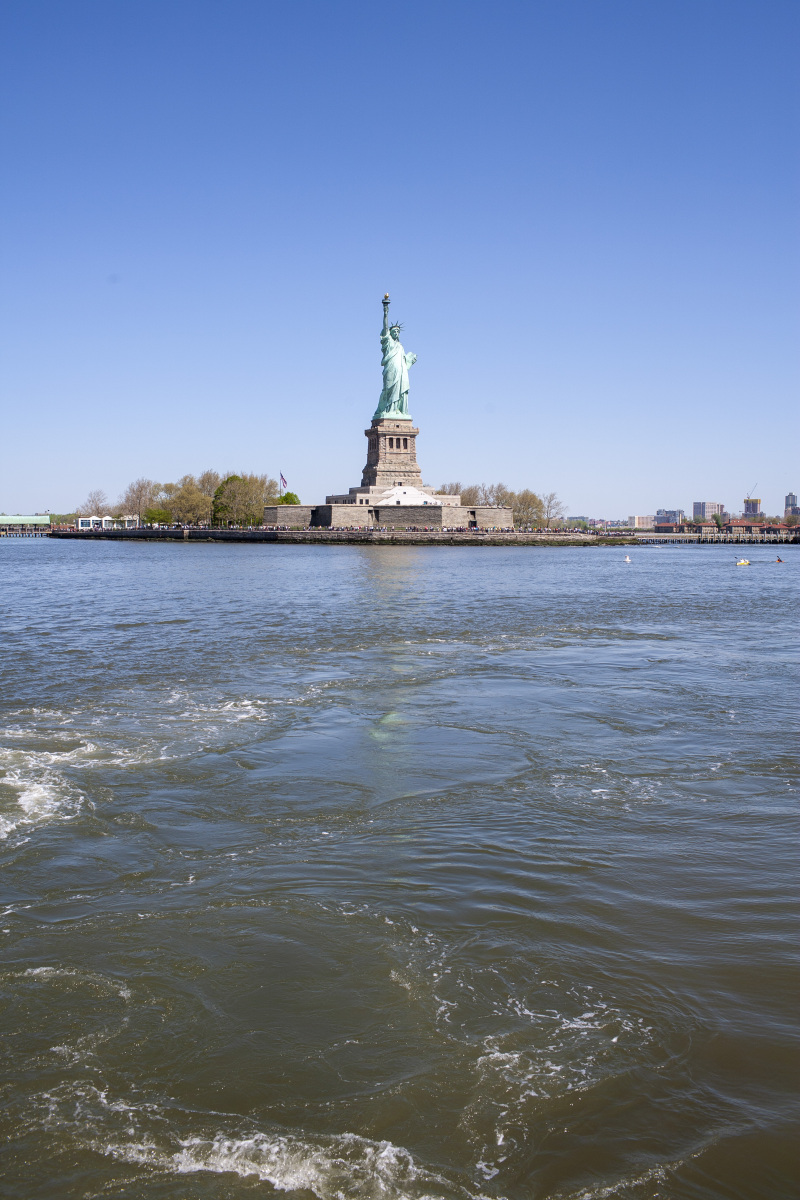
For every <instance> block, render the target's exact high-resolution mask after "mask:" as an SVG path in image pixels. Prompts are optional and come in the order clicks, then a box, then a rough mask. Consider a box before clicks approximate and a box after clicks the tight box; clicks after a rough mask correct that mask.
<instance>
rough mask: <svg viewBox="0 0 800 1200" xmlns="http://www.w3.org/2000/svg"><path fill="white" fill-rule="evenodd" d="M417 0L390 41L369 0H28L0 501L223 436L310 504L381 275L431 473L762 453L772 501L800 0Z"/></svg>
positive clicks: (161, 464) (794, 254) (669, 499)
mask: <svg viewBox="0 0 800 1200" xmlns="http://www.w3.org/2000/svg"><path fill="white" fill-rule="evenodd" d="M45 12H46V19H44V17H43V14H44V13H45ZM391 29H392V61H393V62H397V63H399V64H401V65H402V69H401V70H400V71H399V72H397V73H395V74H394V75H390V74H389V73H387V68H386V55H387V41H386V34H387V24H386V22H385V21H384V20H383V19H381V20H376V18H375V12H374V10H373V9H371V8H368V7H367V6H364V5H362V4H360V3H354V2H350V0H342V2H341V3H339V4H337V5H335V6H323V5H318V4H313V5H312V4H309V3H308V2H307V0H297V3H295V4H293V5H265V4H261V3H257V2H256V0H233V2H232V3H231V4H228V5H225V6H221V5H219V4H216V3H211V0H194V2H193V3H192V4H191V5H189V4H187V3H185V2H184V0H175V3H172V4H169V5H163V4H160V3H155V0H136V2H135V3H134V0H117V2H116V3H115V4H113V5H98V4H96V3H94V2H93V0H71V3H70V4H68V5H61V6H59V5H50V6H48V7H47V8H46V10H45V9H43V8H42V7H41V6H38V5H31V4H28V3H23V2H22V0H8V2H7V3H6V4H4V5H3V6H2V9H1V10H0V33H1V34H2V44H3V47H4V59H3V65H4V69H3V84H2V86H3V92H4V100H5V103H4V105H3V119H2V124H0V152H2V155H3V163H4V166H5V172H6V176H7V178H9V179H14V180H15V184H14V186H13V187H6V188H5V189H4V190H3V193H2V196H1V197H0V222H2V227H3V230H4V267H3V274H4V287H3V294H2V320H0V339H1V340H2V345H0V353H2V355H3V362H4V367H3V372H2V378H1V379H0V388H2V393H1V397H2V403H3V412H4V418H3V437H2V442H0V508H4V509H6V510H8V511H15V512H16V511H19V512H25V511H32V510H36V509H39V510H42V509H44V508H49V509H51V510H52V511H56V512H58V511H70V510H72V509H73V508H74V506H75V505H76V504H77V503H79V502H81V501H82V500H83V498H84V497H85V496H86V493H87V492H88V491H89V490H94V489H102V490H104V491H105V492H106V493H107V494H108V495H109V497H111V498H112V499H115V498H116V497H117V496H118V495H120V493H121V492H122V491H123V489H124V488H125V487H126V486H127V485H128V484H129V483H130V482H131V480H133V479H135V478H136V477H138V476H141V475H144V476H148V477H150V478H152V479H156V480H158V481H160V482H161V481H165V480H175V479H178V478H179V477H180V476H181V475H183V474H185V473H195V474H197V473H200V472H202V471H203V470H205V469H206V468H210V467H213V468H215V469H216V470H219V471H224V470H226V469H232V470H244V471H248V472H255V473H259V474H260V473H268V474H269V475H271V476H273V477H276V478H277V473H278V471H282V472H283V474H284V475H285V477H286V478H287V480H288V481H289V485H290V487H291V489H292V490H293V491H294V492H296V493H297V494H299V496H300V497H301V499H302V500H303V501H304V502H308V503H317V502H321V501H322V500H323V499H324V497H325V495H326V494H327V493H328V492H330V491H331V490H336V489H337V488H340V487H342V486H344V483H345V481H349V480H353V479H356V478H358V476H359V473H360V472H361V470H362V468H363V465H364V460H365V439H364V438H363V434H362V432H361V431H362V430H363V429H364V428H365V427H366V425H367V424H368V423H369V420H370V417H371V414H372V412H373V411H374V409H375V406H376V403H377V401H378V396H379V394H380V389H381V370H380V344H379V333H380V324H381V321H380V298H381V297H382V295H383V294H384V292H387V291H388V292H390V294H391V297H392V312H393V314H394V315H396V316H397V317H398V318H400V319H401V320H402V321H404V322H405V325H406V330H405V334H404V337H405V338H406V340H407V344H408V345H409V346H411V347H412V348H413V350H414V352H415V353H416V354H417V356H418V361H417V363H416V364H415V366H414V372H413V389H412V392H411V396H410V406H411V415H412V417H413V418H414V421H415V424H417V425H418V426H419V428H420V436H419V445H418V453H419V461H420V464H421V467H422V473H423V479H424V482H425V483H426V484H431V485H433V486H435V487H438V486H439V485H440V484H441V483H443V482H445V481H447V480H452V479H461V480H465V481H466V480H469V481H485V482H487V483H488V482H496V481H502V482H504V483H505V484H507V486H508V487H510V488H512V489H515V490H520V489H523V488H531V489H534V490H536V491H538V492H544V493H547V492H551V491H554V492H557V493H558V495H559V497H560V498H561V499H562V501H563V502H564V504H565V505H566V506H567V509H568V511H572V512H581V513H593V514H598V515H603V514H608V513H618V514H626V513H630V512H634V511H638V512H642V513H653V512H655V509H656V506H659V505H665V506H669V507H671V508H677V507H680V506H683V508H684V509H686V510H687V511H690V510H691V505H692V503H693V501H694V499H695V498H696V497H698V496H709V497H722V498H723V499H724V500H725V502H726V503H727V504H729V505H730V506H731V511H739V510H740V508H741V503H740V501H739V500H738V499H737V497H740V496H745V495H746V494H747V492H748V489H751V488H752V485H753V484H754V482H755V481H756V480H759V481H760V482H759V484H758V492H759V495H760V496H761V497H762V505H763V508H764V511H766V512H775V513H778V512H781V511H782V508H783V506H782V503H781V502H782V499H783V497H784V495H785V493H786V491H787V489H794V490H795V491H796V490H797V487H798V486H800V476H799V475H798V458H797V450H796V447H797V445H798V443H799V442H800V438H799V437H798V434H799V433H800V430H798V416H797V413H798V405H797V395H798V389H799V387H800V371H799V370H798V361H799V356H798V346H797V334H796V324H797V311H798V294H799V292H800V288H799V287H798V279H800V270H798V268H799V267H800V237H799V236H798V226H797V221H796V213H797V208H798V200H799V199H800V197H799V196H798V193H799V192H800V186H799V185H800V163H799V162H798V158H797V155H796V154H794V153H793V152H792V149H793V147H795V146H796V145H797V144H798V140H799V136H800V129H799V128H798V126H799V125H800V103H799V101H800V77H798V74H797V71H796V61H795V59H796V46H797V44H798V40H799V39H800V6H798V5H796V4H791V3H785V2H783V0H764V2H763V3H761V4H759V5H754V4H752V3H750V2H745V0H707V2H706V3H704V4H703V5H697V4H695V3H690V2H689V0H674V2H673V3H671V4H669V5H641V4H637V3H634V2H633V0H604V3H603V4H602V5H597V4H595V3H593V2H590V0H572V3H570V4H569V5H564V4H562V3H559V2H557V0H542V2H541V3H537V4H536V5H531V4H528V3H523V2H521V0H508V3H506V4H504V5H495V6H490V5H486V4H485V3H474V2H470V0H466V2H464V3H459V4H458V5H456V4H455V3H453V2H452V0H442V2H441V3H439V4H436V5H429V4H423V3H420V2H419V0H409V3H407V4H406V5H404V6H403V8H402V11H401V13H399V14H398V17H397V19H396V20H393V22H392V24H391ZM454 30H457V35H455V36H454ZM390 147H392V148H393V149H392V153H393V154H394V155H395V157H396V160H397V163H398V166H397V170H396V171H394V172H393V173H389V174H387V170H386V162H387V153H388V152H389V148H390Z"/></svg>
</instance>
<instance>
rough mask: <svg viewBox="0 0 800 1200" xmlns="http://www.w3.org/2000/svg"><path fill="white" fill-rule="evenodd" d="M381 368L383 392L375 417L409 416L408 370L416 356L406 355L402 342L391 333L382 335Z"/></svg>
mask: <svg viewBox="0 0 800 1200" xmlns="http://www.w3.org/2000/svg"><path fill="white" fill-rule="evenodd" d="M381 349H382V351H383V357H382V358H381V367H382V368H383V391H382V392H381V398H380V400H379V401H378V411H377V412H376V414H375V416H376V417H377V416H388V415H397V416H408V368H409V367H410V366H411V365H412V364H413V363H415V362H416V360H417V356H416V355H415V354H406V353H405V351H404V350H403V347H402V345H401V344H400V341H399V339H398V341H395V340H394V338H393V337H392V336H391V334H389V333H382V334H381Z"/></svg>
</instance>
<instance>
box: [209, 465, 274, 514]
mask: <svg viewBox="0 0 800 1200" xmlns="http://www.w3.org/2000/svg"><path fill="white" fill-rule="evenodd" d="M277 493H278V485H277V483H276V482H275V480H274V479H269V478H268V477H267V476H266V475H245V474H241V475H229V476H228V478H227V479H223V481H222V483H221V484H220V485H219V487H218V488H217V489H216V491H215V492H214V501H213V506H212V512H211V521H212V524H213V525H223V526H228V525H234V526H237V525H238V526H248V525H263V524H264V505H265V504H276V503H278V496H277Z"/></svg>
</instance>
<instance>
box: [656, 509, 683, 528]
mask: <svg viewBox="0 0 800 1200" xmlns="http://www.w3.org/2000/svg"><path fill="white" fill-rule="evenodd" d="M685 520H686V513H685V512H684V511H683V509H682V508H657V509H656V525H681V524H682V523H683V522H684V521H685Z"/></svg>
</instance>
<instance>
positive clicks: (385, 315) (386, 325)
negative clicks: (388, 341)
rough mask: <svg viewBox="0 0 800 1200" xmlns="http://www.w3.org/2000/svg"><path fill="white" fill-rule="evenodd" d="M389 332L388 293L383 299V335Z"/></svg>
mask: <svg viewBox="0 0 800 1200" xmlns="http://www.w3.org/2000/svg"><path fill="white" fill-rule="evenodd" d="M388 332H389V293H388V292H387V293H386V295H385V296H384V297H383V333H384V334H387V333H388Z"/></svg>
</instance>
